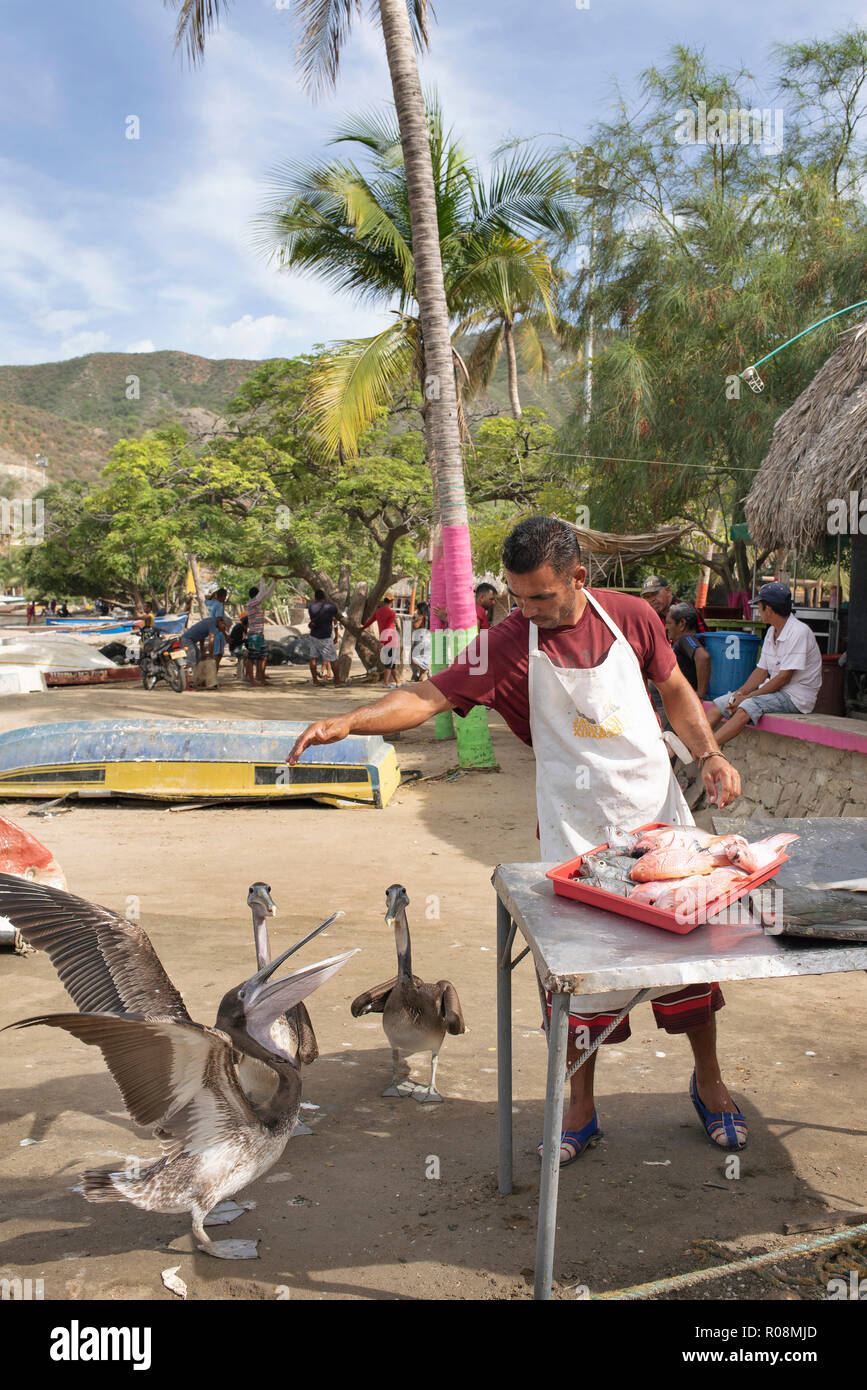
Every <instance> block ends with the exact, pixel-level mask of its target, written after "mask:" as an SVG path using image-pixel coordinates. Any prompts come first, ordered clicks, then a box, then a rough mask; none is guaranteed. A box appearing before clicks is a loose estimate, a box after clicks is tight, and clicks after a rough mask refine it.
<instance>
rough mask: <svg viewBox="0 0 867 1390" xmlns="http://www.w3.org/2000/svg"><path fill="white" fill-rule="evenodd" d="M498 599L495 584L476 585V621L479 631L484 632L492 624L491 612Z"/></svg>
mask: <svg viewBox="0 0 867 1390" xmlns="http://www.w3.org/2000/svg"><path fill="white" fill-rule="evenodd" d="M496 601H497V591H496V589H495V588H494V586H493V584H477V585H476V622H477V623H478V625H479V632H484V631H486V629H487V628H489V627H490V626H491V613H492V612H493V611H494V604H495V603H496Z"/></svg>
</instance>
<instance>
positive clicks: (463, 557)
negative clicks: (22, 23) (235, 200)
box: [169, 0, 495, 765]
mask: <svg viewBox="0 0 867 1390" xmlns="http://www.w3.org/2000/svg"><path fill="white" fill-rule="evenodd" d="M169 3H171V4H173V5H174V6H175V8H178V9H179V11H180V12H179V15H178V25H177V34H176V39H177V42H178V43H185V44H186V47H187V50H188V52H189V54H190V56H191V58H192V59H193V60H194V61H196V60H198V59H200V58H201V57H202V55H203V53H204V47H205V39H206V36H207V35H208V33H209V32H210V31H211V29H213V28H214V27H215V26H216V25H217V23H218V22H219V19H220V16H221V14H222V13H223V12H224V11H225V10H226V9H228V0H169ZM369 8H370V10H371V11H372V13H373V14H374V16H378V18H379V21H380V24H381V27H382V34H383V39H384V41H385V51H386V58H387V61H388V70H389V74H390V76H391V85H392V91H393V94H394V103H395V106H396V108H397V117H398V123H399V125H400V135H401V145H402V148H403V162H404V167H405V170H406V181H407V190H408V195H409V210H410V223H411V229H412V248H413V249H412V255H413V263H414V269H415V283H416V298H417V300H418V306H419V317H420V320H421V326H422V333H423V335H424V344H425V361H426V366H427V369H428V373H429V377H430V384H431V390H430V393H429V401H430V407H431V408H430V426H429V428H430V438H431V442H432V445H433V457H434V467H435V469H436V492H437V497H438V501H439V507H440V518H439V519H440V521H441V524H442V527H443V554H444V563H445V572H446V586H447V593H446V600H447V608H448V614H449V623H450V626H452V627H454V628H456V629H459V630H460V629H463V630H467V629H469V630H475V628H476V615H475V605H474V602H473V589H472V564H471V559H470V545H469V526H468V518H467V503H466V494H465V491H464V476H463V458H462V454H461V439H460V430H459V425H458V402H457V390H456V387H455V378H454V370H453V366H452V347H451V336H450V333H449V315H448V307H447V304H446V294H445V285H444V283H443V268H442V261H441V259H440V247H439V234H438V229H437V215H436V199H435V196H434V183H433V171H432V168H431V157H430V143H429V140H428V129H427V115H426V112H425V104H424V98H423V96H422V90H421V83H420V81H419V75H418V67H417V64H416V56H415V46H416V44H419V45H422V44H424V45H426V44H427V11H428V6H427V0H410V4H409V5H408V4H407V0H371V3H370V6H369ZM294 9H295V12H296V14H297V16H298V18H299V19H300V21H301V26H302V36H301V44H300V50H299V55H298V56H299V62H300V66H301V71H302V76H303V80H304V83H305V86H307V87H308V89H310V88H313V89H316V88H320V87H322V86H326V85H333V84H334V83H335V81H336V78H337V72H338V68H339V64H340V54H341V50H342V48H343V45H344V43H345V41H346V39H347V36H348V34H349V30H350V28H351V24H352V20H353V17H354V16H355V15H358V14H359V13H360V12H361V0H294ZM482 713H484V711H482ZM459 722H460V724H461V725H463V726H464V738H466V737H467V734H469V739H470V744H471V746H470V747H467V748H466V749H465V750H464V751H463V755H462V756H463V758H465V759H466V761H468V762H473V763H475V762H478V763H481V764H488V765H490V764H492V763H493V762H494V761H495V759H494V754H493V749H492V747H491V742H490V735H489V733H488V731H487V721H486V720H485V723H484V736H483V737H482V738H481V739H480V738H479V731H480V728H481V726H480V725H479V724H478V723H477V722H476V721H475V720H474V721H472V723H468V721H466V720H462V721H459ZM459 743H460V740H459Z"/></svg>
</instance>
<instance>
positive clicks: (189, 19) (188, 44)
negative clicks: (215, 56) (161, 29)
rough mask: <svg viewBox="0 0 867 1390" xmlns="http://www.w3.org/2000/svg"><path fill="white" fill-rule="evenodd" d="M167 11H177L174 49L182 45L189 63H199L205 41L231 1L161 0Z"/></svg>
mask: <svg viewBox="0 0 867 1390" xmlns="http://www.w3.org/2000/svg"><path fill="white" fill-rule="evenodd" d="M163 4H164V5H165V6H166V8H167V9H175V10H178V11H179V13H178V22H177V25H176V26H175V48H180V47H181V45H182V44H183V45H184V47H185V48H186V52H187V57H188V58H189V60H190V62H191V63H198V62H200V61H201V59H202V57H203V55H204V52H205V40H206V38H207V37H208V34H210V33H211V32H212V30H214V29H216V28H217V26H218V24H219V23H220V19H221V18H222V16H223V14H224V13H225V12H226V11H227V10H228V9H229V6H230V4H231V0H163Z"/></svg>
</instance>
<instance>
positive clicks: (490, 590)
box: [476, 583, 497, 598]
mask: <svg viewBox="0 0 867 1390" xmlns="http://www.w3.org/2000/svg"><path fill="white" fill-rule="evenodd" d="M496 592H497V590H496V586H495V585H494V584H486V583H481V584H477V585H476V598H478V597H479V595H480V594H495V593H496Z"/></svg>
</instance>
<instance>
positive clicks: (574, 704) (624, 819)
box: [286, 516, 747, 1164]
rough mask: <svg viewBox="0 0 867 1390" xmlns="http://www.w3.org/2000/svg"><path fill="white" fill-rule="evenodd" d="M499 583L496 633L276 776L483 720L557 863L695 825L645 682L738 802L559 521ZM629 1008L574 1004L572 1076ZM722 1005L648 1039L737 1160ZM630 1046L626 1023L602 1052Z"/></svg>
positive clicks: (536, 533) (584, 1071)
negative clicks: (628, 835)
mask: <svg viewBox="0 0 867 1390" xmlns="http://www.w3.org/2000/svg"><path fill="white" fill-rule="evenodd" d="M503 568H504V570H505V574H506V581H507V583H508V587H509V593H510V594H511V595H512V597H513V598H514V600H515V604H516V607H515V609H514V610H513V611H512V612H511V613H510V614H509V616H508V617H507V618H505V619H504V620H503V621H502V622H501V623H498V624H497V625H496V627H494V628H492V629H491V630H490V632H485V633H480V634H479V636H478V637H477V638H476V639H475V640H474V641H473V642H471V643H470V645H469V647H468V648H467V649H466V651H465V653H462V654H461V656H460V657H459V658H458V659H457V660H456V661H455V662H454V663H453V664H452V665H451V666H449V667H448V668H447V669H446V670H444V671H440V672H439V673H438V674H437V675H435V676H433V677H432V678H431V679H430V680H428V681H425V682H424V683H423V684H420V685H414V686H408V687H403V688H402V689H400V690H396V691H393V692H392V693H391V694H389V695H386V696H385V697H384V698H383V699H381V700H378V701H376V702H375V703H374V704H371V705H364V706H362V707H361V708H360V709H356V710H353V711H352V712H351V713H349V714H346V715H341V716H340V717H338V718H336V719H326V720H320V721H317V722H316V723H314V724H311V725H309V726H308V728H307V729H305V730H304V732H303V733H302V734H301V735H300V737H299V738H298V739H297V740H296V742H295V745H294V747H293V748H292V750H291V752H290V753H289V755H288V757H287V760H286V761H287V762H288V763H290V764H294V763H296V762H297V761H298V758H299V757H300V756H301V754H302V753H303V751H304V749H305V748H307V747H309V746H310V745H311V744H323V743H334V742H337V741H339V740H340V739H344V738H346V737H348V736H349V735H350V734H390V733H395V732H397V731H398V730H401V729H412V728H415V727H416V726H417V725H419V724H422V723H424V721H425V720H426V719H430V718H431V716H433V715H435V714H438V713H439V712H440V711H442V710H454V711H455V713H456V714H458V715H464V714H466V713H467V712H468V710H470V709H471V708H473V706H475V705H485V706H487V707H488V708H489V709H494V710H496V711H497V712H498V713H499V714H501V715H502V717H503V718H504V719H505V721H506V723H507V724H508V726H509V728H510V729H511V730H512V731H513V733H515V734H516V735H517V737H518V738H520V739H522V740H523V742H524V743H527V744H530V745H531V746H532V748H533V752H534V754H535V758H536V806H537V811H538V833H539V838H540V842H541V851H542V859H543V861H545V862H549V861H551V862H554V863H562V862H565V861H566V860H568V859H572V858H574V857H575V856H576V855H577V854H580V853H582V852H584V851H585V850H587V849H589V848H591V847H592V846H594V845H598V844H602V843H604V842H605V841H606V840H607V839H608V836H607V834H606V826H608V825H617V826H621V827H624V828H635V827H636V826H639V825H644V824H646V823H648V822H650V821H661V822H664V823H666V824H682V825H691V824H693V821H692V817H691V815H690V812H689V809H688V807H687V805H686V802H685V801H684V799H683V795H682V793H681V791H680V788H679V786H678V785H677V782H676V780H675V777H674V774H673V772H672V771H671V766H670V763H669V759H668V753H667V750H666V746H665V743H664V742H663V739H662V732H661V730H660V727H659V721H658V720H657V718H656V716H655V715H654V713H653V708H652V705H651V703H650V699H649V694H648V681H653V682H654V684H655V685H656V686H657V688H658V690H659V692H660V695H661V697H662V701H663V704H664V707H665V712H666V714H667V715H668V718H669V719H670V721H671V724H672V726H673V727H674V729H675V731H676V732H677V734H678V735H679V737H680V738H681V739H682V740H683V742H684V743H685V744H686V745H687V747H688V748H689V749H690V750H691V752H692V753H693V755H694V756H695V757H697V758H699V759H700V766H701V767H702V776H703V780H704V784H705V787H706V789H707V791H708V794H709V796H710V798H711V800H712V801H714V802H716V804H717V805H718V806H720V807H721V808H722V807H723V806H727V805H728V804H729V803H730V802H732V801H734V800H735V798H736V797H737V796H738V795H739V794H740V777H739V775H738V773H737V770H736V769H735V768H734V767H732V765H731V764H730V763H729V762H728V761H727V760H726V759H725V758H724V757H723V756H722V755H721V754H720V752H719V749H718V748H717V745H716V742H715V740H714V736H713V734H712V732H711V729H710V726H709V724H708V722H707V718H706V716H705V713H704V710H703V708H702V705H701V702H700V701H699V699H698V696H697V695H696V693H695V691H694V690H693V689H692V687H691V686H690V685H689V683H688V681H687V680H686V677H685V676H684V675H683V673H682V671H681V670H680V668H679V667H678V665H677V661H676V660H675V656H674V653H673V651H672V650H671V647H670V646H669V643H668V640H667V638H666V635H665V629H664V628H663V626H662V623H661V622H660V621H659V619H658V617H657V616H656V615H655V613H654V612H653V611H652V610H651V608H650V607H649V605H648V604H647V603H646V602H645V601H644V600H643V599H640V598H634V597H632V596H631V595H628V594H619V593H612V592H611V591H610V590H608V589H587V588H586V587H585V580H586V577H587V571H586V569H585V568H584V566H583V565H582V564H581V552H580V548H579V546H578V541H577V538H576V536H575V532H574V531H573V530H572V529H571V527H569V526H568V525H567V524H566V523H565V522H563V521H560V520H559V519H558V518H556V517H545V516H536V517H529V518H527V519H526V520H525V521H522V522H520V523H519V525H518V526H516V527H515V529H514V530H513V531H512V532H511V534H510V535H509V536H508V537H507V539H506V542H505V544H504V546H503ZM578 773H581V774H582V775H581V776H580V777H579V776H578V775H577V774H578ZM631 997H632V993H631V992H629V991H627V992H626V997H625V998H623V999H621V998H620V996H619V995H616V994H605V995H585V996H581V997H579V998H573V1000H572V1004H571V1021H570V1041H569V1048H568V1054H567V1055H568V1057H569V1061H570V1063H571V1062H574V1061H575V1060H576V1059H577V1057H578V1055H579V1052H580V1050H581V1049H582V1048H585V1047H586V1046H587V1043H588V1041H589V1042H592V1041H593V1040H594V1037H598V1036H599V1035H600V1033H601V1032H602V1031H603V1030H604V1029H605V1027H606V1026H607V1025H608V1023H609V1022H613V1021H614V1019H615V1018H616V1016H617V1014H618V1013H619V1012H621V1010H622V1008H623V1006H624V1005H625V1004H626V1003H628V1001H629V999H630V998H631ZM723 1003H724V1000H723V997H722V994H721V992H720V989H719V986H718V985H717V984H714V983H709V984H698V985H691V986H688V987H687V988H686V989H682V990H678V991H676V992H675V993H673V994H672V993H671V992H667V993H666V992H665V991H659V992H655V994H654V996H653V1009H654V1013H655V1015H656V1021H657V1026H658V1027H662V1028H665V1029H666V1031H667V1032H671V1033H679V1032H685V1033H686V1035H687V1037H688V1039H689V1042H690V1045H691V1047H692V1051H693V1056H694V1058H695V1071H694V1074H693V1080H692V1083H691V1087H690V1095H691V1096H692V1098H693V1103H694V1104H695V1106H696V1110H697V1111H698V1113H699V1116H700V1118H701V1121H702V1124H703V1126H704V1128H705V1132H706V1134H707V1136H708V1138H709V1139H711V1140H712V1142H714V1143H715V1144H718V1145H719V1146H720V1147H722V1148H742V1147H743V1146H744V1144H745V1143H746V1135H747V1125H746V1120H745V1119H744V1117H743V1115H742V1114H741V1113H740V1112H739V1111H738V1110H737V1109H736V1107H735V1106H734V1104H733V1102H732V1099H731V1097H730V1095H729V1093H728V1090H727V1089H726V1086H725V1083H724V1082H723V1080H722V1077H721V1075H720V1069H719V1061H718V1059H717V1054H716V1020H715V1017H714V1015H715V1013H716V1011H717V1010H718V1009H720V1008H721V1007H722V1006H723ZM628 1035H629V1032H628V1020H626V1019H625V1020H623V1022H621V1023H619V1024H618V1026H617V1028H616V1029H614V1031H613V1032H612V1033H611V1034H610V1035H609V1037H608V1039H607V1040H606V1041H608V1042H611V1041H620V1040H622V1039H623V1038H624V1037H628ZM579 1039H580V1040H581V1047H580V1048H579V1045H578V1044H579ZM597 1055H598V1053H597V1052H594V1053H593V1055H592V1057H591V1058H590V1059H589V1060H588V1061H587V1062H586V1063H585V1064H584V1065H583V1066H581V1067H580V1068H579V1069H578V1070H577V1071H576V1072H575V1074H574V1076H573V1077H572V1083H571V1099H570V1103H569V1107H568V1110H567V1111H566V1115H565V1117H564V1132H563V1134H562V1136H561V1141H560V1162H561V1164H563V1163H570V1162H572V1161H574V1159H576V1158H577V1157H578V1156H579V1154H580V1153H582V1152H583V1150H584V1148H585V1147H586V1146H587V1145H588V1144H591V1143H592V1142H595V1138H596V1136H597V1135H598V1134H599V1124H598V1121H597V1118H596V1109H595V1102H594V1098H593V1080H594V1063H595V1059H596V1057H597ZM540 1152H541V1146H540Z"/></svg>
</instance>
